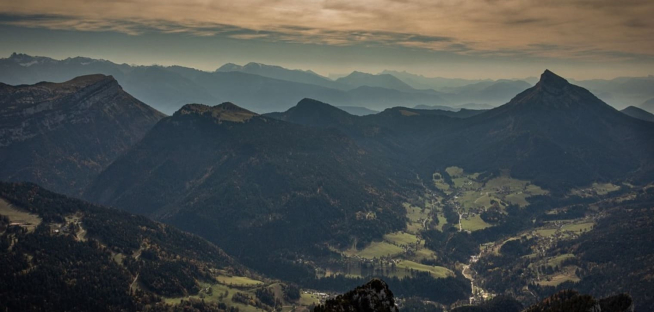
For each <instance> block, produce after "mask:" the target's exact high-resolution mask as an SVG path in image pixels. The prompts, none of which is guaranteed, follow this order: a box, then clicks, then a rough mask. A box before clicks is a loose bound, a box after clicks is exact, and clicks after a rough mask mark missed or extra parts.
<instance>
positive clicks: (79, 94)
mask: <svg viewBox="0 0 654 312" xmlns="http://www.w3.org/2000/svg"><path fill="white" fill-rule="evenodd" d="M163 116H164V115H163V114H161V113H160V112H158V111H156V110H154V109H153V108H151V107H149V106H147V105H145V104H144V103H142V102H140V101H138V100H137V99H135V98H133V97H132V96H130V95H129V94H128V93H127V92H125V91H123V89H122V88H121V87H120V85H118V82H117V81H116V80H115V79H114V78H113V77H111V76H104V75H91V76H82V77H78V78H75V79H73V80H70V81H67V82H64V83H49V82H42V83H38V84H35V85H20V86H10V85H5V84H0V163H2V166H0V179H2V180H5V181H30V182H35V183H38V184H40V185H42V186H44V187H48V188H50V189H52V190H56V191H58V192H62V193H66V194H79V192H80V191H81V190H82V189H83V188H84V187H85V186H86V185H87V184H88V183H89V182H90V181H91V180H92V179H93V178H94V177H95V175H97V174H98V173H99V172H100V171H101V170H103V169H104V168H105V167H106V166H107V165H109V164H110V163H111V162H112V161H113V160H115V159H116V158H117V157H118V156H120V155H121V154H122V153H123V152H125V151H126V150H127V149H128V148H129V147H130V146H132V145H133V144H134V143H136V142H137V141H139V140H140V139H141V138H142V137H143V136H144V135H145V133H146V132H147V131H148V130H150V128H151V127H152V126H153V125H154V124H155V123H156V122H157V121H159V119H161V118H162V117H163Z"/></svg>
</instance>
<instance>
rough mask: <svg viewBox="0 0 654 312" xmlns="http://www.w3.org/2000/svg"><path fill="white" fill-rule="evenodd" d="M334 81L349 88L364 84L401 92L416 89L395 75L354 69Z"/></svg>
mask: <svg viewBox="0 0 654 312" xmlns="http://www.w3.org/2000/svg"><path fill="white" fill-rule="evenodd" d="M336 82H339V83H341V84H344V85H347V86H349V87H350V89H355V88H359V87H364V86H365V87H376V88H385V89H391V90H397V91H402V92H414V91H416V89H414V88H412V87H411V86H409V85H408V84H406V83H404V82H402V81H401V80H400V79H397V78H396V77H395V76H393V75H388V74H379V75H373V74H368V73H362V72H358V71H354V72H352V73H351V74H349V75H347V76H345V77H342V78H338V79H336Z"/></svg>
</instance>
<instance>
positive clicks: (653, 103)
mask: <svg viewBox="0 0 654 312" xmlns="http://www.w3.org/2000/svg"><path fill="white" fill-rule="evenodd" d="M639 107H640V108H641V109H643V110H646V111H648V112H650V113H652V114H654V98H651V99H649V100H647V101H645V102H643V103H642V104H640V106H639Z"/></svg>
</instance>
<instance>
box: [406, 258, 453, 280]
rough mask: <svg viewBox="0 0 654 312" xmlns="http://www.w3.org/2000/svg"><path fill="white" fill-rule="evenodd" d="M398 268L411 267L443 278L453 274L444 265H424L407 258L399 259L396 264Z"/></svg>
mask: <svg viewBox="0 0 654 312" xmlns="http://www.w3.org/2000/svg"><path fill="white" fill-rule="evenodd" d="M396 267H397V268H398V269H413V270H416V271H421V272H429V273H431V275H432V276H433V277H436V278H445V277H448V276H454V272H452V271H451V270H449V269H448V268H444V267H439V266H431V265H424V264H421V263H417V262H413V261H409V260H402V261H400V262H399V263H398V264H397V266H396Z"/></svg>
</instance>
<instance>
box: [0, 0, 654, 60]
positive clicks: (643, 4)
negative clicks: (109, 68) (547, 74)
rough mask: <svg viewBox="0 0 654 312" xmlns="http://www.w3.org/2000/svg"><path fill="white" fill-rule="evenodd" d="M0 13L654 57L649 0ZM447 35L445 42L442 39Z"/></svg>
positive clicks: (278, 0)
mask: <svg viewBox="0 0 654 312" xmlns="http://www.w3.org/2000/svg"><path fill="white" fill-rule="evenodd" d="M0 14H5V15H12V16H21V15H22V16H26V17H28V16H38V15H47V16H55V17H57V16H58V17H60V18H50V19H30V18H25V19H13V20H10V21H4V23H6V24H13V25H19V26H26V27H46V28H52V29H76V30H82V31H98V30H111V31H118V32H124V33H128V34H133V35H137V34H139V33H140V32H142V31H143V29H150V30H158V31H163V32H188V33H191V34H194V35H198V36H211V35H216V34H219V33H222V32H224V29H225V28H229V27H233V28H234V29H239V30H243V31H241V32H239V33H232V34H228V35H229V36H230V37H232V38H238V39H244V40H253V39H255V40H283V41H292V42H306V43H320V44H332V45H348V44H360V43H381V44H394V45H401V46H406V47H412V48H420V49H432V50H439V51H443V50H444V51H452V52H455V53H464V54H470V53H479V54H496V55H506V54H511V53H517V54H523V55H532V56H543V57H559V58H578V57H594V58H600V59H601V58H625V57H629V56H630V55H640V56H643V55H644V56H648V57H651V56H654V39H652V38H654V19H652V18H651V16H652V15H654V1H649V0H621V1H615V0H359V1H355V0H239V1H232V0H230V1H222V0H156V1H155V0H119V1H104V0H49V1H42V0H21V1H14V0H0ZM443 38H447V40H442V39H443Z"/></svg>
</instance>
